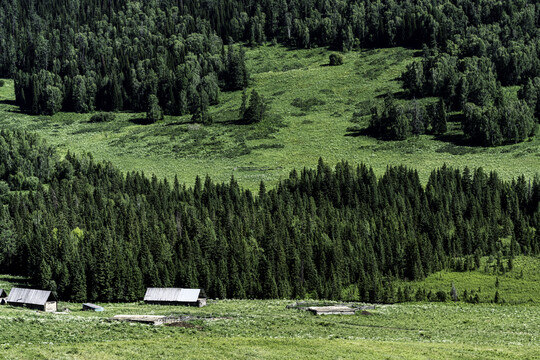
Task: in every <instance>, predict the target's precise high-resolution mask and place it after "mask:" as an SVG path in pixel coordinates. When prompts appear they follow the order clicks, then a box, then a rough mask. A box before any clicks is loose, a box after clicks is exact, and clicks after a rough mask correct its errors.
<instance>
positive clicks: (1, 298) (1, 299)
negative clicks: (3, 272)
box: [0, 289, 7, 305]
mask: <svg viewBox="0 0 540 360" xmlns="http://www.w3.org/2000/svg"><path fill="white" fill-rule="evenodd" d="M6 299H7V293H6V291H5V290H4V289H0V305H6V304H7V302H6Z"/></svg>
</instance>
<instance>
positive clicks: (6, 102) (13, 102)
mask: <svg viewBox="0 0 540 360" xmlns="http://www.w3.org/2000/svg"><path fill="white" fill-rule="evenodd" d="M0 105H13V106H16V105H17V103H16V102H15V100H7V99H6V100H0Z"/></svg>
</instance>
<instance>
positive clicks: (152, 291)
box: [144, 288, 206, 302]
mask: <svg viewBox="0 0 540 360" xmlns="http://www.w3.org/2000/svg"><path fill="white" fill-rule="evenodd" d="M201 297H202V298H206V294H205V293H204V291H203V290H201V289H182V288H148V289H146V294H145V295H144V301H171V302H195V301H197V299H199V298H201Z"/></svg>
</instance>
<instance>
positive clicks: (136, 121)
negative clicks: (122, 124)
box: [129, 118, 155, 125]
mask: <svg viewBox="0 0 540 360" xmlns="http://www.w3.org/2000/svg"><path fill="white" fill-rule="evenodd" d="M129 122H130V123H132V124H135V125H152V124H155V122H154V121H149V120H148V119H146V118H133V119H129Z"/></svg>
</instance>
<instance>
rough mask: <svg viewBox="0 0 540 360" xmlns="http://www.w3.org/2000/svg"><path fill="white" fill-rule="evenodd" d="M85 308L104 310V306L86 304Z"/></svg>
mask: <svg viewBox="0 0 540 360" xmlns="http://www.w3.org/2000/svg"><path fill="white" fill-rule="evenodd" d="M83 306H84V307H87V308H90V309H101V310H103V306H99V305H95V304H91V303H85V304H83Z"/></svg>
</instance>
